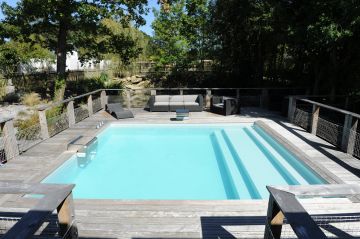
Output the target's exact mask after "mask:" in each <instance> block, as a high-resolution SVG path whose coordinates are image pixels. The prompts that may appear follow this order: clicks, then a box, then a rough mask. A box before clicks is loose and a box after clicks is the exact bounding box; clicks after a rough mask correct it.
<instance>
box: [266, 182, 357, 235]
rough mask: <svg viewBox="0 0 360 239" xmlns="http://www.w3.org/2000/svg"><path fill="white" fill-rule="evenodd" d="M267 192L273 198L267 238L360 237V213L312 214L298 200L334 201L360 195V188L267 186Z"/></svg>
mask: <svg viewBox="0 0 360 239" xmlns="http://www.w3.org/2000/svg"><path fill="white" fill-rule="evenodd" d="M267 189H268V191H269V192H270V197H269V203H268V212H267V219H266V225H265V235H264V238H265V239H280V238H284V239H285V238H299V239H314V238H316V239H326V238H359V236H360V212H353V213H351V214H348V213H343V214H341V213H340V214H330V213H328V214H321V215H310V213H311V212H308V211H307V210H305V208H304V207H303V205H302V203H301V202H300V201H299V200H298V199H299V198H301V197H306V198H311V197H323V200H333V199H334V198H343V197H351V196H357V195H360V186H359V185H357V184H356V185H349V184H343V185H342V184H333V185H307V186H280V187H276V186H275V187H272V186H268V187H267ZM329 205H331V204H329ZM324 209H325V210H326V208H324ZM344 235H345V236H344Z"/></svg>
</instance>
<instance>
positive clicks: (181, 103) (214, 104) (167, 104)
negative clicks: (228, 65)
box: [105, 95, 240, 120]
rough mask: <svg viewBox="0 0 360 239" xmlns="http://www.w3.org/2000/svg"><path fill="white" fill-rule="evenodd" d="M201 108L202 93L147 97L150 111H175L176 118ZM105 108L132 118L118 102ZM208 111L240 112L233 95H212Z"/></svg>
mask: <svg viewBox="0 0 360 239" xmlns="http://www.w3.org/2000/svg"><path fill="white" fill-rule="evenodd" d="M203 108H204V98H203V96H202V95H152V96H151V97H150V99H149V111H150V112H176V119H177V120H183V119H188V118H189V112H201V111H203ZM105 110H106V111H107V112H108V113H109V114H111V115H112V116H113V117H115V118H117V119H126V118H134V115H133V113H132V112H131V111H130V110H126V109H124V108H123V107H122V105H121V104H120V103H113V104H107V105H106V108H105ZM210 111H211V112H212V113H216V114H221V115H224V116H228V115H234V114H240V102H239V100H238V99H236V98H233V97H226V96H212V98H211V101H210Z"/></svg>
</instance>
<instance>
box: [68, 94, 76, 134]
mask: <svg viewBox="0 0 360 239" xmlns="http://www.w3.org/2000/svg"><path fill="white" fill-rule="evenodd" d="M66 111H67V112H66V113H67V117H68V120H69V128H70V127H72V126H74V125H75V112H74V101H73V100H72V101H69V102H68V104H67V106H66Z"/></svg>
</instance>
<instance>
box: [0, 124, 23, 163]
mask: <svg viewBox="0 0 360 239" xmlns="http://www.w3.org/2000/svg"><path fill="white" fill-rule="evenodd" d="M0 129H1V131H2V132H3V133H2V134H3V135H2V136H3V140H4V141H3V142H4V150H5V157H6V158H5V159H6V161H8V160H10V159H11V158H14V157H16V156H18V155H19V148H18V145H17V141H16V135H15V129H14V122H13V118H9V119H6V120H3V121H2V122H0ZM0 162H1V159H0Z"/></svg>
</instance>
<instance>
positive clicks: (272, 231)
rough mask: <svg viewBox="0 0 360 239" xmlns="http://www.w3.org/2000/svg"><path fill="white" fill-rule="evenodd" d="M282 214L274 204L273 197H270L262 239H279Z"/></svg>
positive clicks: (282, 219) (282, 221)
mask: <svg viewBox="0 0 360 239" xmlns="http://www.w3.org/2000/svg"><path fill="white" fill-rule="evenodd" d="M283 223H284V214H283V213H282V212H281V210H280V208H279V206H278V205H277V204H276V202H275V200H274V198H273V196H271V195H270V198H269V203H268V211H267V217H266V227H265V234H264V239H280V237H281V229H282V224H283Z"/></svg>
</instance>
